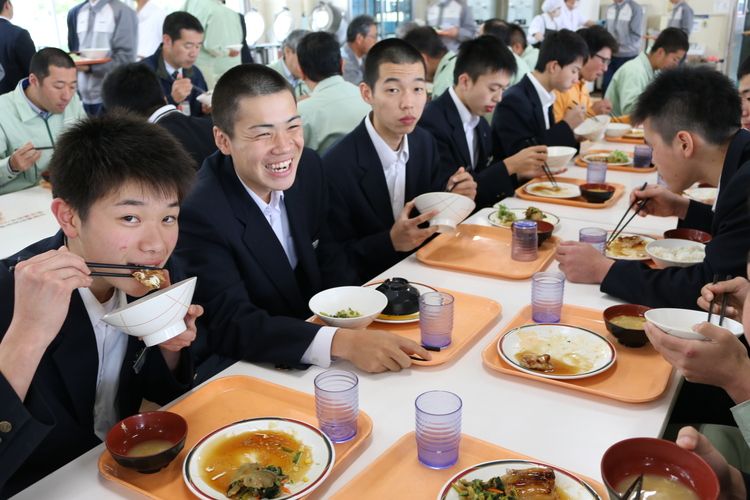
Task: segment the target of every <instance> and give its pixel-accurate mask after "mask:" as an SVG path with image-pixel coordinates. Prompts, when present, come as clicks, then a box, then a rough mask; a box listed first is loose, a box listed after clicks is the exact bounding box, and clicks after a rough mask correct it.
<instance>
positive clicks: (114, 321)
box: [102, 278, 198, 346]
mask: <svg viewBox="0 0 750 500" xmlns="http://www.w3.org/2000/svg"><path fill="white" fill-rule="evenodd" d="M197 281H198V278H188V279H186V280H182V281H180V282H179V283H175V284H174V285H172V286H170V287H167V288H164V289H163V290H159V291H156V292H154V293H151V294H149V295H146V296H145V297H141V298H140V299H138V300H136V301H134V302H131V303H130V304H128V305H126V306H124V307H121V308H119V309H115V310H114V311H112V312H111V313H109V314H105V315H104V317H103V318H102V320H103V321H104V322H105V323H107V324H109V325H112V326H114V327H116V328H119V329H120V330H122V331H123V332H125V333H127V334H128V335H133V336H135V337H141V338H142V339H143V342H144V343H145V344H146V345H147V346H153V345H156V344H161V343H162V342H166V341H167V340H169V339H171V338H172V337H176V336H177V335H179V334H181V333H182V332H184V331H185V330H186V329H187V326H186V325H185V321H184V318H185V314H187V310H188V307H190V301H191V300H193V292H195V283H196V282H197Z"/></svg>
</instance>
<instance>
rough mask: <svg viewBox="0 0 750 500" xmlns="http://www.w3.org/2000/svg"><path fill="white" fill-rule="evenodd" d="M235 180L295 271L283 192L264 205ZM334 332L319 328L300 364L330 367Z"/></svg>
mask: <svg viewBox="0 0 750 500" xmlns="http://www.w3.org/2000/svg"><path fill="white" fill-rule="evenodd" d="M237 178H238V179H239V181H240V182H241V183H242V185H243V186H244V187H245V190H246V191H247V193H248V194H249V195H250V198H252V199H253V201H254V202H255V204H256V205H258V208H259V209H260V211H261V212H262V213H263V216H264V217H265V218H266V220H267V221H268V224H269V225H270V226H271V230H273V233H274V234H275V235H276V238H277V239H278V240H279V243H281V247H282V248H283V249H284V253H285V254H286V257H287V259H288V260H289V265H290V266H291V267H292V269H295V268H296V267H297V253H296V251H295V249H294V239H293V238H292V232H291V230H290V229H289V216H288V215H287V211H286V205H284V192H283V191H271V200H270V202H269V203H266V202H265V201H264V200H263V199H262V198H261V197H260V196H258V195H257V194H255V192H254V191H253V190H252V189H250V188H249V187H248V186H247V184H245V183H244V182H243V181H242V179H240V177H239V176H237ZM336 330H337V328H334V327H332V326H324V327H321V328H320V330H318V333H316V334H315V338H313V340H312V342H311V343H310V345H309V346H308V347H307V350H306V351H305V352H304V354H302V357H301V358H300V362H302V363H305V364H308V365H316V366H320V367H323V368H328V367H329V366H331V343H332V342H333V336H334V334H335V333H336Z"/></svg>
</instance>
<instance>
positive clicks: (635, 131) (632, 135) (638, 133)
mask: <svg viewBox="0 0 750 500" xmlns="http://www.w3.org/2000/svg"><path fill="white" fill-rule="evenodd" d="M623 137H627V138H628V139H643V138H644V135H643V129H642V128H631V129H630V130H629V131H627V132H626V133H625V135H623Z"/></svg>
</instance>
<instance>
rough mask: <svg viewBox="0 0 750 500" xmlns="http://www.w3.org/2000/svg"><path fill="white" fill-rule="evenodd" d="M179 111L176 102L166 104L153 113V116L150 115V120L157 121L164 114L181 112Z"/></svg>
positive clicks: (150, 121) (151, 121)
mask: <svg viewBox="0 0 750 500" xmlns="http://www.w3.org/2000/svg"><path fill="white" fill-rule="evenodd" d="M179 112H180V110H179V109H177V107H176V106H175V105H174V104H165V105H164V106H162V107H161V108H159V109H157V110H156V111H154V112H153V113H151V116H149V117H148V122H149V123H156V122H158V121H159V120H161V119H162V118H163V117H164V116H166V115H168V114H170V113H179Z"/></svg>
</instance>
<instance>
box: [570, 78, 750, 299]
mask: <svg viewBox="0 0 750 500" xmlns="http://www.w3.org/2000/svg"><path fill="white" fill-rule="evenodd" d="M706 88H710V89H711V92H705V91H703V89H706ZM633 120H634V122H635V123H639V122H640V123H643V124H644V130H645V134H646V140H647V142H648V143H649V144H650V145H651V146H652V147H653V148H654V163H655V164H656V165H657V168H658V169H659V173H660V174H661V175H662V177H663V178H664V180H665V182H666V183H667V186H668V189H665V188H662V187H660V186H649V187H647V188H646V189H645V190H643V191H635V193H634V196H635V198H639V199H649V200H650V201H649V204H648V205H647V206H646V208H644V210H643V212H642V214H645V215H656V216H677V217H678V218H679V219H681V221H682V222H681V225H683V226H686V227H693V228H696V229H701V230H703V231H707V232H709V233H710V234H711V235H712V236H713V239H712V240H711V241H710V242H709V243H708V244H707V245H706V257H705V260H704V261H703V262H702V263H700V264H695V265H693V266H690V267H684V268H682V267H670V268H667V269H651V268H649V267H648V266H646V265H644V264H642V263H639V262H632V261H630V262H627V261H611V260H609V259H607V258H605V257H604V256H602V255H601V254H598V253H597V252H594V251H592V250H593V247H591V246H590V245H583V244H578V243H572V242H571V243H564V244H562V245H561V246H560V247H559V249H558V256H557V257H558V260H559V261H560V268H561V269H562V270H563V271H564V272H565V274H566V276H567V277H568V279H569V280H571V281H574V282H584V283H601V290H602V291H603V292H605V293H609V294H611V295H614V296H616V297H618V298H620V299H623V300H625V301H627V302H633V303H638V304H644V305H648V306H651V307H682V308H689V309H695V308H696V299H697V298H698V296H699V295H700V292H701V287H703V285H705V284H706V283H709V282H711V281H713V276H714V274H718V275H719V276H720V277H722V278H723V277H725V276H726V275H732V276H741V275H744V273H745V263H746V255H747V252H748V250H750V212H749V211H748V206H747V201H748V194H749V190H748V186H750V132H748V131H746V130H741V129H740V128H739V123H740V100H739V97H738V95H737V89H736V87H735V86H734V85H733V84H732V82H731V81H729V79H727V78H726V77H725V76H723V75H721V74H719V73H716V72H714V71H710V70H708V69H706V68H690V67H680V68H678V69H675V70H670V71H666V72H664V73H662V74H661V75H659V76H658V77H657V78H656V80H654V81H653V82H652V83H651V84H650V85H649V86H648V87H647V88H646V90H645V91H644V93H643V94H642V95H641V97H640V98H639V100H638V104H637V106H636V110H635V113H634V114H633ZM665 138H671V139H670V140H666V139H665ZM678 151H679V152H678ZM696 182H706V183H709V184H711V185H715V186H719V195H718V198H717V200H716V204H715V206H714V208H712V207H711V206H708V205H704V204H701V203H698V202H695V201H691V200H688V199H687V198H685V197H683V196H680V195H678V194H675V193H680V192H682V191H683V190H684V189H687V188H688V187H690V186H691V185H693V184H694V183H696Z"/></svg>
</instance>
